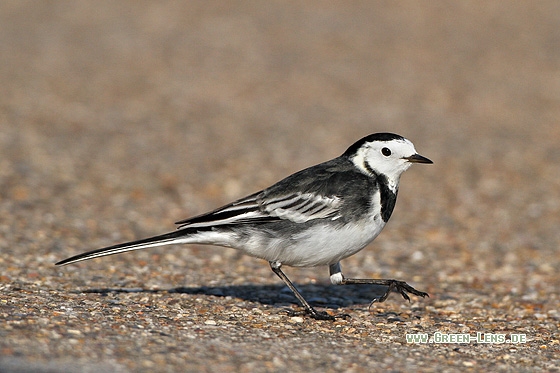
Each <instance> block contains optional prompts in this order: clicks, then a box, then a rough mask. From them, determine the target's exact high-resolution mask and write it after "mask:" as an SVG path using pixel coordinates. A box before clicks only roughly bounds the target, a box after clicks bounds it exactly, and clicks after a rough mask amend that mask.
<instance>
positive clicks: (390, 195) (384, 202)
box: [376, 174, 399, 223]
mask: <svg viewBox="0 0 560 373" xmlns="http://www.w3.org/2000/svg"><path fill="white" fill-rule="evenodd" d="M376 180H377V185H378V186H379V193H380V200H381V219H383V221H384V222H385V223H387V222H388V221H389V218H390V217H391V214H392V213H393V209H394V208H395V204H396V203H397V194H398V192H399V180H398V179H397V180H391V179H388V178H387V176H385V175H383V174H377V175H376Z"/></svg>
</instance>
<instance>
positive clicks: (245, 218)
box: [176, 191, 342, 229]
mask: <svg viewBox="0 0 560 373" xmlns="http://www.w3.org/2000/svg"><path fill="white" fill-rule="evenodd" d="M341 202H342V201H341V199H340V198H339V197H336V196H322V195H320V194H315V193H301V192H296V193H290V194H283V195H277V194H276V195H274V196H269V195H267V193H266V191H263V192H258V193H255V194H252V195H250V196H248V197H245V198H242V199H240V200H237V201H235V202H232V203H230V204H228V205H225V206H223V207H220V208H218V209H216V210H214V211H211V212H209V213H206V214H203V215H199V216H195V217H194V218H190V219H186V220H182V221H179V222H177V223H176V224H179V227H178V229H185V228H205V227H206V228H207V227H214V226H220V225H237V224H251V223H265V222H272V221H278V220H290V221H293V222H294V223H304V222H306V221H309V220H313V219H324V218H330V219H333V220H334V219H337V218H339V217H340V215H339V210H340V209H339V208H340V205H341Z"/></svg>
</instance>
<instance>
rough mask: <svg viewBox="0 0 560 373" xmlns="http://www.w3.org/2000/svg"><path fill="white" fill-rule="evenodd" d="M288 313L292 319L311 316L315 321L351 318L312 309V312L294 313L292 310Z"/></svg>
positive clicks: (287, 311)
mask: <svg viewBox="0 0 560 373" xmlns="http://www.w3.org/2000/svg"><path fill="white" fill-rule="evenodd" d="M286 313H287V314H288V316H290V317H295V316H309V317H311V318H313V319H315V320H328V321H335V320H336V319H344V320H346V319H348V318H350V317H351V316H350V315H349V314H347V313H341V314H338V315H334V316H333V315H330V314H328V313H327V312H325V311H317V310H316V309H314V308H313V309H311V310H307V309H305V310H303V311H294V310H292V309H290V308H287V309H286Z"/></svg>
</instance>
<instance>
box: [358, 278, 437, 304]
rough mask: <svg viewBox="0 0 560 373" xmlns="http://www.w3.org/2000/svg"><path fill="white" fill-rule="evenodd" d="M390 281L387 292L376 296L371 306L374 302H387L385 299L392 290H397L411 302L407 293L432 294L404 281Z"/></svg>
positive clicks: (426, 295) (427, 295)
mask: <svg viewBox="0 0 560 373" xmlns="http://www.w3.org/2000/svg"><path fill="white" fill-rule="evenodd" d="M387 281H388V284H387V286H388V289H387V291H386V292H385V294H383V295H382V296H380V297H379V298H374V299H373V300H372V301H371V303H370V305H369V306H370V307H371V306H372V305H373V304H374V303H382V302H385V300H387V297H388V296H389V294H390V293H391V292H395V293H399V294H400V295H402V297H403V298H404V299H406V300H407V301H409V302H410V297H409V296H408V294H407V293H410V294H413V295H416V296H418V297H422V298H425V297H430V295H429V294H428V293H425V292H423V291H419V290H416V289H415V288H413V287H412V286H410V285H409V284H407V283H406V282H404V281H398V280H387Z"/></svg>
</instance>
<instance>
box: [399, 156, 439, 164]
mask: <svg viewBox="0 0 560 373" xmlns="http://www.w3.org/2000/svg"><path fill="white" fill-rule="evenodd" d="M405 159H406V160H407V161H409V162H410V163H434V162H432V161H431V160H429V159H428V158H426V157H423V156H421V155H420V154H414V155H411V156H410V157H406V158H405Z"/></svg>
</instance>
